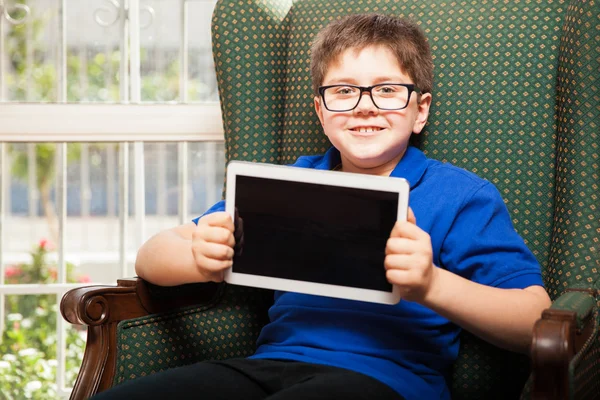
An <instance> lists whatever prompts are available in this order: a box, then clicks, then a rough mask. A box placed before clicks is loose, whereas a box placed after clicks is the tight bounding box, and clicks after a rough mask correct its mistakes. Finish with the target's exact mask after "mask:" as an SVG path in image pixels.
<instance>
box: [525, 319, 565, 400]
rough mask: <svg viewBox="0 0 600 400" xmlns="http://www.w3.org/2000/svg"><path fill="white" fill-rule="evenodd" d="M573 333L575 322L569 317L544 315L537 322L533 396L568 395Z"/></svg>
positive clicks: (533, 351)
mask: <svg viewBox="0 0 600 400" xmlns="http://www.w3.org/2000/svg"><path fill="white" fill-rule="evenodd" d="M573 336H574V325H573V324H571V323H570V322H568V321H564V320H552V319H540V320H538V321H537V322H536V324H535V326H534V329H533V341H532V348H531V359H532V369H533V392H532V398H533V399H535V400H538V399H539V400H542V399H543V400H549V399H567V398H568V393H569V380H568V377H569V361H570V360H571V358H572V356H573V354H574V353H573V346H572V341H573Z"/></svg>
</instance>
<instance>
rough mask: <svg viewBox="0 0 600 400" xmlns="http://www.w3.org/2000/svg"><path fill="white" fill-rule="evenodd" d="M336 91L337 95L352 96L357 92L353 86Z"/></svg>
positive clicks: (341, 87) (340, 87)
mask: <svg viewBox="0 0 600 400" xmlns="http://www.w3.org/2000/svg"><path fill="white" fill-rule="evenodd" d="M335 89H336V90H335V94H352V93H354V92H356V90H357V89H356V88H353V87H351V86H338V87H336V88H335Z"/></svg>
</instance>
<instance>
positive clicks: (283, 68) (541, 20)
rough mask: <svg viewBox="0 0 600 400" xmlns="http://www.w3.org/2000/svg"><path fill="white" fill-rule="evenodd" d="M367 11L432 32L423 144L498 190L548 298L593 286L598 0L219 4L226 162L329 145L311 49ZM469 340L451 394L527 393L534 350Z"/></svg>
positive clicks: (247, 0)
mask: <svg viewBox="0 0 600 400" xmlns="http://www.w3.org/2000/svg"><path fill="white" fill-rule="evenodd" d="M365 12H377V13H385V14H393V15H398V16H403V17H409V18H412V19H414V20H416V21H417V22H418V23H419V24H420V26H421V27H422V28H423V30H424V31H425V32H426V34H427V36H428V39H429V43H430V46H431V50H432V53H433V59H434V64H435V70H434V72H435V81H434V90H433V99H434V100H433V103H432V107H431V115H430V117H429V122H428V124H427V126H426V128H425V131H424V132H423V134H422V135H421V136H422V138H421V141H420V147H421V148H422V150H424V152H425V153H426V154H427V155H428V156H429V157H431V158H435V159H438V160H441V161H446V162H450V163H452V164H454V165H457V166H459V167H463V168H465V169H468V170H470V171H473V172H475V173H477V174H478V175H479V176H481V177H483V178H485V179H487V180H489V181H491V182H493V183H494V184H495V185H496V187H497V188H498V189H499V190H500V192H501V194H502V195H503V197H504V199H505V202H506V205H507V207H508V209H509V211H510V213H511V216H512V220H513V223H514V226H515V228H516V230H517V231H518V232H519V233H520V234H521V236H522V237H523V238H524V239H525V241H526V243H527V245H528V246H529V248H530V249H531V250H532V251H533V253H534V254H535V256H536V257H537V259H538V260H539V262H540V264H541V266H542V270H543V278H544V281H545V284H546V287H547V289H548V292H549V294H550V296H551V297H552V298H556V297H557V296H558V295H560V294H561V293H562V292H563V291H564V289H566V288H567V287H568V286H574V285H577V284H580V283H583V284H586V285H588V286H589V285H590V284H593V283H594V282H595V281H596V279H597V276H598V268H599V267H600V261H599V248H600V243H599V242H600V239H599V238H600V217H599V213H598V206H599V204H600V202H599V200H598V197H599V194H600V190H599V188H600V156H599V155H600V44H599V43H600V40H599V39H598V38H599V37H600V3H599V2H597V1H590V0H573V1H571V2H565V1H554V0H548V1H533V0H517V1H508V0H500V1H490V0H483V1H477V2H449V3H447V2H439V1H436V0H420V1H414V0H400V1H389V0H334V1H323V0H298V1H291V0H244V1H238V0H221V1H219V2H218V3H217V6H216V8H215V11H214V15H213V27H212V33H213V52H214V58H215V65H216V71H217V80H218V84H219V94H220V99H221V107H222V112H223V122H224V128H225V138H226V156H227V159H228V160H246V161H255V162H268V163H279V164H288V163H292V162H294V161H295V160H296V158H297V157H299V156H301V155H309V154H320V153H323V152H324V151H325V150H326V149H327V148H328V147H329V146H330V143H329V142H328V140H327V138H326V137H325V136H324V134H323V132H322V129H321V125H320V124H319V121H318V119H317V117H316V115H315V113H314V109H313V94H312V90H311V82H310V73H309V69H310V60H309V58H310V45H311V42H312V38H313V37H314V35H315V34H316V33H317V32H318V31H319V30H320V29H321V28H322V27H323V26H325V25H326V24H327V23H328V22H329V21H331V20H333V19H336V18H339V17H341V16H343V15H347V14H349V13H365ZM461 341H462V345H461V351H460V354H459V358H458V360H457V362H456V365H455V368H454V371H453V376H452V382H451V387H452V390H453V396H454V398H457V399H466V398H473V399H481V398H508V397H514V396H515V394H517V393H519V392H520V390H521V388H522V386H523V382H524V377H526V375H527V364H526V359H525V358H523V357H521V358H520V357H519V356H516V355H514V354H512V353H509V352H506V351H501V350H499V349H497V348H495V347H493V346H490V345H488V344H486V343H484V342H483V341H481V340H479V339H476V338H474V337H473V336H472V335H469V334H467V333H465V334H463V336H462V338H461ZM515 360H518V362H515ZM517 366H520V367H517Z"/></svg>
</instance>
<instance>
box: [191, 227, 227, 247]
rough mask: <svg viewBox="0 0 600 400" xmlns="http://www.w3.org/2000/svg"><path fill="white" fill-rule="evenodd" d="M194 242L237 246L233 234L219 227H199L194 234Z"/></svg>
mask: <svg viewBox="0 0 600 400" xmlns="http://www.w3.org/2000/svg"><path fill="white" fill-rule="evenodd" d="M192 240H204V241H206V242H210V243H220V244H225V245H227V246H230V247H233V246H235V239H234V236H233V232H232V231H230V230H229V229H227V228H222V227H219V226H209V227H198V229H196V231H195V232H194V233H193V234H192Z"/></svg>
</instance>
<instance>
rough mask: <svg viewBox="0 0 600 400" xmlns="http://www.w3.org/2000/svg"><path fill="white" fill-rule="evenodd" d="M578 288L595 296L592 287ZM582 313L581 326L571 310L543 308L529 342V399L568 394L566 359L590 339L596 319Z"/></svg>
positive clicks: (543, 399) (565, 396)
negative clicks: (530, 377)
mask: <svg viewBox="0 0 600 400" xmlns="http://www.w3.org/2000/svg"><path fill="white" fill-rule="evenodd" d="M569 291H579V292H583V293H587V294H590V295H592V296H595V295H596V294H597V292H596V291H592V290H577V289H575V290H569ZM593 315H594V313H593V312H592V313H590V314H589V315H588V316H586V319H585V321H584V326H583V329H581V330H578V329H577V314H576V312H575V311H569V310H557V309H546V310H544V312H543V313H542V318H541V319H540V320H538V321H537V322H536V323H535V326H534V328H533V339H532V345H531V360H532V372H533V389H532V399H534V400H550V399H556V400H563V399H568V398H569V363H570V362H571V360H572V359H573V357H574V356H575V355H576V354H578V353H579V352H580V351H581V350H582V349H583V347H584V346H585V344H586V343H587V342H588V341H589V340H590V338H591V336H592V334H593V332H594V324H595V323H596V319H595V318H593Z"/></svg>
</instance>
